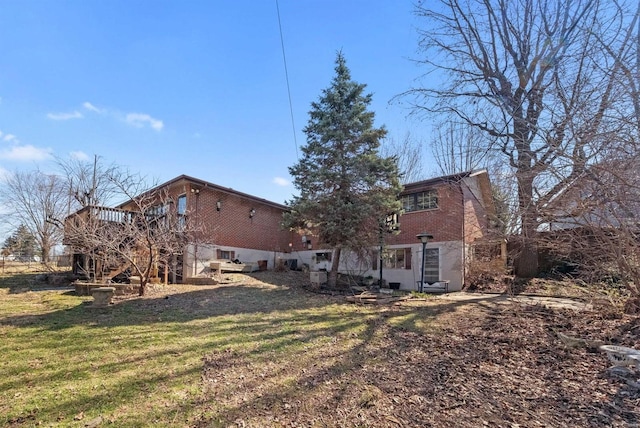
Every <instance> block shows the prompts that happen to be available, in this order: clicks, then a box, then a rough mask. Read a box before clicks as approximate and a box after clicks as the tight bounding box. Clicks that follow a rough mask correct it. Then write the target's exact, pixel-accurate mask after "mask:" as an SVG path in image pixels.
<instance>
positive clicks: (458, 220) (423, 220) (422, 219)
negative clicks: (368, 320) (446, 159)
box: [293, 170, 495, 291]
mask: <svg viewBox="0 0 640 428" xmlns="http://www.w3.org/2000/svg"><path fill="white" fill-rule="evenodd" d="M400 197H401V200H402V205H403V213H402V214H401V215H400V216H399V231H398V232H397V233H386V232H383V233H382V235H383V236H382V238H383V240H384V246H383V248H384V250H383V257H382V259H383V262H382V278H383V280H384V281H385V282H386V283H387V284H395V285H396V286H398V287H399V288H400V289H402V290H418V289H419V281H420V279H421V269H422V259H421V257H422V244H421V243H420V241H419V240H418V239H417V238H416V235H417V234H419V233H422V232H426V233H428V234H430V235H433V239H432V240H430V241H429V242H428V244H427V246H426V249H425V276H424V280H425V283H444V282H445V281H447V282H448V289H449V291H456V290H460V289H462V287H463V285H464V281H465V275H466V270H467V264H468V262H469V260H470V257H471V251H470V249H471V247H472V246H473V245H474V244H477V243H480V242H483V241H484V240H487V239H489V238H490V237H491V236H492V227H491V225H492V221H491V219H492V218H494V216H495V208H494V204H493V198H492V195H491V184H490V181H489V176H488V173H487V171H486V170H481V171H475V172H466V173H461V174H455V175H449V176H444V177H438V178H433V179H429V180H424V181H420V182H416V183H410V184H407V185H405V188H404V190H403V192H402V193H401V195H400ZM378 251H379V250H376V251H374V254H373V255H372V256H371V257H370V260H357V259H356V258H355V257H354V256H353V255H351V256H349V255H348V254H345V253H343V256H342V257H341V265H340V271H341V272H343V273H350V274H353V275H357V276H365V277H366V276H371V277H373V278H375V279H376V280H377V279H378V278H379V275H380V270H379V268H380V265H379V263H380V261H379V259H380V257H379V252H378ZM293 255H296V256H297V257H298V258H299V262H298V263H307V264H310V266H312V268H314V267H317V268H321V269H322V268H324V269H327V270H328V269H329V268H330V257H331V254H330V253H324V252H323V251H321V250H315V251H301V252H294V253H293Z"/></svg>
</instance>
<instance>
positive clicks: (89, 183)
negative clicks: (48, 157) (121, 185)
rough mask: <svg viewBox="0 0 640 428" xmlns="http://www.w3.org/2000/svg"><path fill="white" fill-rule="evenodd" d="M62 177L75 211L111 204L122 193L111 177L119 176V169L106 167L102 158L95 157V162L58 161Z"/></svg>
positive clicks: (73, 159)
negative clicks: (90, 206)
mask: <svg viewBox="0 0 640 428" xmlns="http://www.w3.org/2000/svg"><path fill="white" fill-rule="evenodd" d="M57 163H58V166H59V167H60V169H61V170H62V176H63V177H64V178H65V179H66V181H67V188H68V189H69V194H70V195H71V197H72V200H71V203H72V206H71V209H73V210H74V211H75V210H76V209H78V208H83V207H86V206H89V205H106V204H109V203H110V202H111V201H112V199H113V198H114V196H116V195H118V194H119V193H120V190H119V189H118V188H117V186H116V185H115V184H114V183H113V182H112V180H110V177H111V176H113V175H117V173H118V172H117V171H118V167H117V166H115V165H105V164H104V162H103V161H102V158H101V157H99V156H94V159H93V161H91V162H89V161H85V160H81V159H76V158H71V159H58V162H57Z"/></svg>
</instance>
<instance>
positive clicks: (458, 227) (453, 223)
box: [385, 183, 464, 245]
mask: <svg viewBox="0 0 640 428" xmlns="http://www.w3.org/2000/svg"><path fill="white" fill-rule="evenodd" d="M432 189H436V190H437V192H438V208H436V209H432V210H421V211H412V212H408V213H405V214H403V215H401V216H400V219H399V221H400V233H399V234H398V235H389V236H387V237H386V239H385V242H387V244H389V245H395V244H414V243H416V242H417V238H416V235H417V234H418V233H421V232H427V233H429V234H431V235H433V238H434V239H433V241H434V242H438V241H440V242H442V241H459V240H462V229H463V228H462V223H463V218H464V207H463V204H462V194H461V191H460V186H459V185H458V184H454V183H441V184H437V185H431V186H427V187H422V186H421V187H410V186H407V188H406V189H405V190H404V191H403V192H402V194H411V193H416V192H421V191H425V190H432Z"/></svg>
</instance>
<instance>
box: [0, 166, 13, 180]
mask: <svg viewBox="0 0 640 428" xmlns="http://www.w3.org/2000/svg"><path fill="white" fill-rule="evenodd" d="M10 176H11V173H10V172H9V170H6V169H4V168H3V167H1V166H0V181H6V180H7V178H9V177H10Z"/></svg>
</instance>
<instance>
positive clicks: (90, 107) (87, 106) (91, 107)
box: [82, 101, 103, 113]
mask: <svg viewBox="0 0 640 428" xmlns="http://www.w3.org/2000/svg"><path fill="white" fill-rule="evenodd" d="M82 107H84V108H85V109H87V110H89V111H92V112H94V113H102V112H103V110H102V109H99V108H98V107H96V106H94V105H93V104H91V103H90V102H89V101H85V102H84V103H82Z"/></svg>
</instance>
